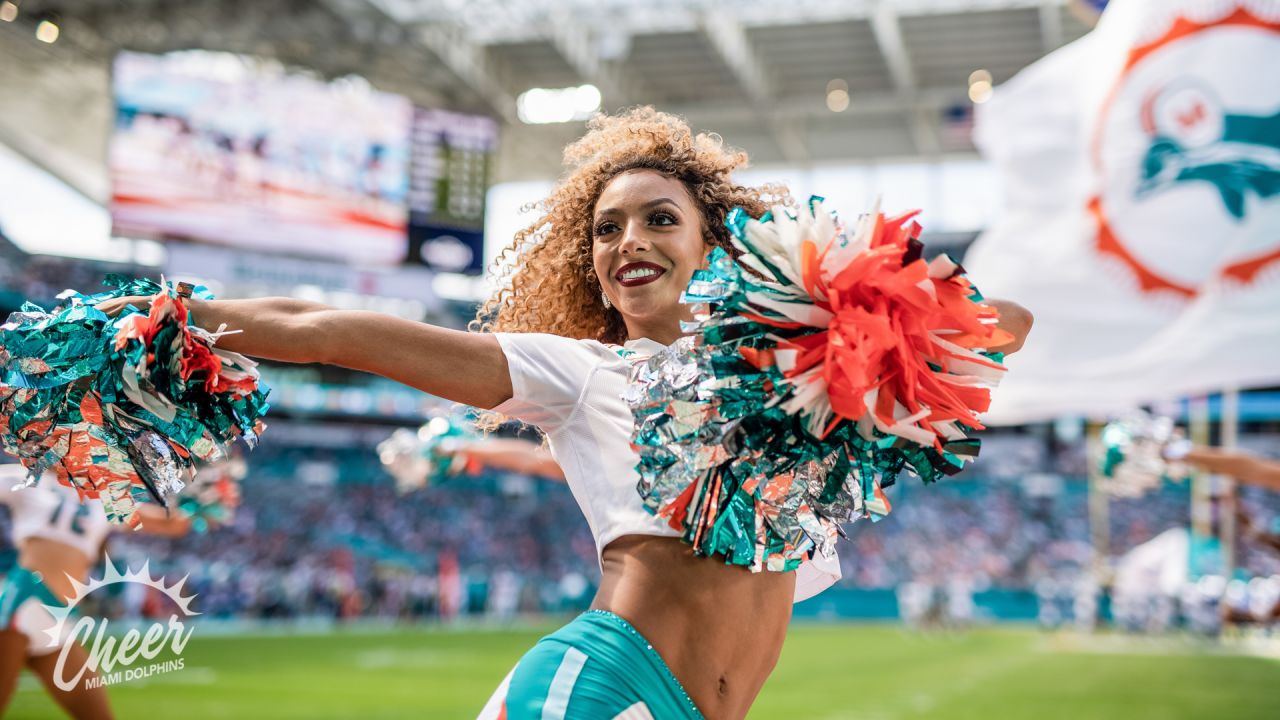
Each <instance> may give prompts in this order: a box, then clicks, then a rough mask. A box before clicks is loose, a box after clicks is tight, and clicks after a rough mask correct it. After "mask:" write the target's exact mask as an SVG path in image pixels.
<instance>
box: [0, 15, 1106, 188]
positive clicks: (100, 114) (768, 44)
mask: <svg viewBox="0 0 1280 720" xmlns="http://www.w3.org/2000/svg"><path fill="white" fill-rule="evenodd" d="M20 8H21V12H20V14H19V16H18V18H17V20H16V21H15V22H7V23H6V22H0V105H2V106H3V107H5V113H4V116H3V117H2V118H0V142H5V143H6V144H9V145H11V146H13V147H15V148H16V149H17V150H18V151H20V152H23V153H24V154H26V155H28V156H29V157H33V158H34V159H37V160H38V161H39V162H40V163H41V164H42V165H45V166H46V167H49V168H50V169H52V170H54V171H55V172H56V173H57V174H59V175H60V176H62V177H64V178H67V179H68V180H69V181H70V182H72V184H73V185H76V186H77V187H79V188H81V189H82V190H84V191H85V192H86V193H87V194H89V195H91V196H96V197H98V198H101V197H104V196H105V172H104V171H103V170H102V169H101V166H102V159H103V158H104V157H105V146H106V136H107V133H108V130H109V127H110V124H111V122H110V116H111V103H110V97H109V68H110V59H111V57H112V56H113V55H114V54H115V52H116V51H118V50H120V49H130V50H138V51H145V52H163V51H168V50H175V49H186V48H206V49H212V50H228V51H234V52H242V53H251V54H257V55H266V56H271V57H274V58H277V59H279V60H281V61H283V62H285V63H288V64H290V65H297V66H302V67H309V68H313V69H314V70H315V71H317V72H319V73H321V74H323V75H327V76H340V75H346V74H353V73H354V74H359V75H363V76H365V77H367V78H368V79H369V80H371V81H372V82H373V83H374V84H375V85H376V86H378V87H379V88H381V89H384V90H389V91H393V92H399V93H403V94H405V95H408V96H410V97H411V98H413V99H414V100H415V101H417V102H419V103H422V104H425V105H430V106H437V107H447V108H453V109H458V110H468V111H478V112H484V113H487V114H492V115H494V116H496V117H498V118H500V119H502V120H503V121H504V122H505V124H506V128H505V135H504V143H503V150H502V153H501V157H500V160H499V168H498V178H499V180H512V179H528V178H546V177H550V176H554V175H555V174H556V173H557V172H558V169H559V150H560V148H561V147H563V145H564V144H565V143H566V142H567V141H569V140H571V139H572V138H573V137H575V136H576V135H577V134H578V133H580V132H581V129H582V126H581V123H568V124H552V125H525V124H523V123H521V122H520V121H519V120H518V119H517V114H516V98H517V96H518V95H519V94H520V93H521V92H523V91H525V90H527V89H529V88H532V87H550V88H554V87H567V86H575V85H580V84H584V83H590V84H593V85H595V86H597V87H598V88H599V89H600V90H601V93H602V95H603V106H604V108H605V109H616V108H619V107H624V106H628V105H635V104H643V103H652V104H655V105H657V106H658V107H660V108H662V109H665V110H670V111H674V112H678V113H680V114H682V115H684V116H686V117H687V118H689V120H690V121H691V122H692V123H693V124H694V125H696V126H698V127H699V128H700V129H710V130H715V131H717V132H719V133H721V134H722V135H724V136H725V138H726V139H727V140H728V141H729V142H731V143H732V144H734V145H738V146H741V147H744V148H745V149H747V150H748V151H750V152H751V154H752V156H753V158H754V160H755V162H756V163H757V164H769V163H789V164H797V165H804V164H808V163H811V162H819V161H821V162H828V161H857V160H868V159H875V158H886V157H893V158H902V157H919V156H926V157H927V156H937V155H941V154H947V153H958V152H959V153H963V152H970V151H971V150H972V147H971V145H970V143H969V139H968V134H967V132H964V127H963V125H964V122H965V118H964V115H965V112H966V110H967V108H968V103H969V100H968V97H967V92H968V82H969V78H970V74H971V73H972V72H973V71H975V70H979V69H983V70H986V71H988V72H989V73H990V75H991V77H992V79H993V81H994V82H996V83H999V82H1001V81H1003V80H1006V79H1008V78H1009V77H1011V76H1012V75H1013V74H1014V73H1016V72H1017V71H1018V70H1020V69H1021V68H1023V67H1025V66H1026V65H1027V64H1029V63H1031V62H1033V61H1034V60H1036V59H1037V58H1039V57H1041V56H1043V55H1044V54H1045V53H1046V52H1048V51H1050V50H1053V49H1055V48H1057V47H1059V46H1061V45H1063V44H1065V43H1066V42H1069V41H1071V40H1073V39H1075V38H1076V37H1079V36H1080V35H1082V34H1083V33H1084V32H1086V27H1085V25H1083V24H1082V23H1081V22H1080V21H1079V20H1077V19H1076V17H1075V16H1074V15H1073V13H1072V12H1071V9H1070V8H1069V3H1068V0H893V1H887V0H886V1H877V0H848V1H846V2H832V1H830V0H788V1H786V2H778V1H777V0H738V1H737V2H720V1H715V0H644V1H642V2H637V1H633V0H323V1H322V2H309V1H304V0H281V1H280V2H255V1H253V0H192V1H190V2H182V3H160V2H154V1H151V0H81V1H79V2H76V1H74V0H61V1H59V2H51V1H46V0H26V1H25V2H22V3H21V4H20ZM49 13H54V15H52V16H51V17H53V19H54V20H55V22H57V23H58V25H59V27H60V29H61V33H60V37H59V39H58V40H57V42H55V43H53V44H45V43H42V42H39V41H37V40H36V38H35V33H34V28H35V25H36V23H37V22H38V21H39V20H40V19H43V18H45V17H47V16H48V15H47V14H49ZM832 81H837V82H839V81H843V82H844V83H845V84H846V85H847V88H848V95H849V105H848V108H847V109H845V110H844V111H842V112H833V111H832V110H831V109H829V108H828V104H827V92H828V89H829V83H831V82H832ZM955 126H959V128H958V130H957V128H956V127H955Z"/></svg>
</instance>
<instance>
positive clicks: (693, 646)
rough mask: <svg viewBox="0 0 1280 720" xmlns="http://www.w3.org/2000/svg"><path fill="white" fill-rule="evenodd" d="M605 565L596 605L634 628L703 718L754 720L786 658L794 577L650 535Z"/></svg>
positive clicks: (617, 545) (618, 549) (623, 543)
mask: <svg viewBox="0 0 1280 720" xmlns="http://www.w3.org/2000/svg"><path fill="white" fill-rule="evenodd" d="M601 563H602V565H603V568H604V573H603V577H602V579H601V582H600V590H599V592H597V593H596V597H595V601H594V602H592V604H591V607H592V608H593V609H597V610H608V611H610V612H613V613H616V614H618V615H620V616H621V617H622V618H623V619H625V620H627V621H628V622H630V623H631V624H632V625H634V626H635V628H636V630H638V631H639V632H640V634H641V635H643V636H644V637H645V638H646V639H647V640H648V641H649V642H650V643H652V644H653V647H654V649H655V650H657V651H658V654H659V655H661V656H662V659H663V660H665V661H666V663H667V666H668V667H669V668H670V669H671V672H672V673H674V674H675V676H676V679H677V680H679V681H680V684H681V685H683V686H684V689H685V691H686V692H688V693H689V696H690V697H691V698H692V699H693V702H694V704H696V705H697V706H698V709H699V710H700V711H701V712H702V714H703V715H704V716H706V717H707V718H712V719H714V720H722V719H723V720H737V719H738V718H743V717H746V714H747V710H749V709H750V708H751V703H752V702H754V701H755V698H756V695H757V694H759V692H760V688H761V687H762V686H763V685H764V681H765V680H766V679H767V678H768V677H769V673H770V672H772V671H773V667H774V665H776V664H777V662H778V655H779V654H780V653H781V652H782V641H783V639H784V637H785V636H786V632H787V623H789V622H790V620H791V602H792V597H793V595H794V593H795V582H796V581H795V573H793V572H789V573H776V572H761V573H752V572H751V571H750V570H748V569H746V568H743V567H737V566H730V565H725V564H724V563H723V562H722V561H721V560H718V559H716V558H705V557H696V556H695V555H694V554H693V550H692V548H691V547H690V546H689V545H688V544H686V543H684V542H683V541H681V540H680V539H678V538H670V537H665V538H664V537H653V536H643V535H627V536H625V537H621V538H618V539H617V540H614V541H613V542H611V543H609V545H608V547H606V548H605V549H604V553H603V555H602V558H601Z"/></svg>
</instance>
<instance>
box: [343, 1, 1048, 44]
mask: <svg viewBox="0 0 1280 720" xmlns="http://www.w3.org/2000/svg"><path fill="white" fill-rule="evenodd" d="M364 1H366V2H370V3H372V4H375V5H378V6H379V7H381V8H383V9H384V10H385V11H386V12H387V13H388V15H389V16H391V17H393V18H395V19H396V20H398V21H399V22H400V23H402V24H403V25H405V26H406V27H409V26H412V25H414V24H418V23H433V22H440V21H441V20H442V19H444V18H453V19H455V20H457V21H458V22H460V23H463V24H466V25H468V28H467V29H468V37H470V38H471V39H472V41H473V42H476V43H478V44H481V45H498V44H504V43H518V42H526V41H531V40H548V39H549V37H548V30H547V28H548V26H549V23H550V22H551V18H552V17H553V12H554V10H555V8H556V6H558V5H560V4H561V2H562V1H563V0H561V2H551V1H550V0H541V2H530V1H529V0H521V4H520V9H521V12H506V13H494V12H488V13H472V14H471V15H469V16H468V14H467V11H466V9H465V8H466V6H463V8H464V9H461V10H451V9H450V6H451V5H452V4H453V2H452V1H451V0H364ZM508 1H510V2H515V1H516V0H508ZM890 1H891V2H893V4H894V5H895V7H897V8H898V14H899V15H901V16H902V17H923V16H928V15H939V14H952V13H962V12H986V11H999V10H1017V9H1028V8H1038V7H1040V5H1041V4H1042V3H1044V2H1046V0H890ZM1047 1H1048V2H1051V3H1053V4H1056V5H1058V6H1059V7H1061V6H1064V5H1066V4H1067V2H1068V0H1047ZM476 4H477V5H484V6H490V7H489V9H490V10H492V9H493V7H492V6H494V5H495V4H496V5H498V6H501V5H502V4H503V3H502V2H497V0H489V1H488V2H477V3H476ZM569 4H570V5H571V7H572V13H573V18H574V22H577V23H595V24H596V25H597V27H599V24H600V23H605V24H609V25H608V26H609V27H612V26H613V24H619V23H625V25H626V28H627V31H628V32H629V33H630V34H632V35H653V34H662V33H674V32H695V31H697V30H698V28H699V27H700V26H701V24H702V15H703V9H709V8H722V9H724V10H725V11H726V12H728V13H730V14H731V15H732V16H733V17H734V18H735V19H736V20H737V22H739V23H741V24H742V25H743V26H744V27H748V28H754V27H774V26H783V25H790V26H794V25H814V24H826V23H835V22H845V21H849V20H866V19H868V18H870V17H871V16H872V15H874V11H875V9H876V6H877V2H876V0H860V1H858V2H855V1H853V0H849V1H847V2H797V3H779V2H776V1H765V0H756V1H754V2H739V3H729V2H724V1H723V0H690V1H689V2H688V3H687V4H683V3H681V4H676V3H670V2H658V3H648V4H637V3H635V2H634V0H598V2H595V3H569ZM504 17H509V18H510V19H509V20H505V21H504V19H503V18H504Z"/></svg>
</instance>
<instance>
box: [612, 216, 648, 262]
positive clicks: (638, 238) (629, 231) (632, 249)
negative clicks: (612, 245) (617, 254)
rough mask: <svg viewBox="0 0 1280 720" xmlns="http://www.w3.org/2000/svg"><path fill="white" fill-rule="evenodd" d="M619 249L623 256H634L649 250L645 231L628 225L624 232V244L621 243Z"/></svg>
mask: <svg viewBox="0 0 1280 720" xmlns="http://www.w3.org/2000/svg"><path fill="white" fill-rule="evenodd" d="M618 249H619V250H620V251H621V252H622V254H623V255H634V254H635V253H638V252H644V251H646V250H648V249H649V241H648V240H647V239H646V238H645V235H644V230H643V229H642V228H638V227H636V226H635V225H632V224H628V225H627V227H626V229H624V230H623V231H622V242H621V243H619V245H618Z"/></svg>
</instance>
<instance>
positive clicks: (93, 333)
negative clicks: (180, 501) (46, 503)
mask: <svg viewBox="0 0 1280 720" xmlns="http://www.w3.org/2000/svg"><path fill="white" fill-rule="evenodd" d="M106 284H107V285H108V286H113V287H114V289H112V290H110V291H108V292H104V293H99V294H97V295H82V294H80V293H77V292H74V291H70V290H68V291H66V292H64V293H63V294H62V295H60V296H59V299H63V300H66V301H67V302H66V304H64V305H62V306H60V307H58V308H56V309H54V310H53V311H52V312H46V311H45V310H44V309H43V308H40V307H39V306H36V305H33V304H31V303H27V304H25V305H23V307H22V310H21V311H20V312H17V313H14V314H12V315H11V316H10V317H9V320H8V322H6V323H5V324H4V325H3V326H0V365H2V366H3V369H4V377H3V382H2V383H0V444H2V445H3V447H4V450H5V452H8V453H9V454H11V455H14V456H16V457H17V458H18V459H19V460H20V461H21V462H22V464H23V465H24V466H26V468H27V469H28V471H29V473H30V478H32V480H31V482H34V478H38V477H39V476H40V474H41V473H43V472H44V471H46V470H48V471H50V472H53V473H54V474H55V475H56V476H57V477H58V480H59V481H60V482H62V483H63V484H66V485H70V486H73V487H75V488H76V489H77V490H78V491H79V492H80V496H81V498H99V499H101V500H102V503H103V506H104V508H105V509H106V512H107V517H108V519H110V520H112V521H113V522H122V523H126V524H128V525H131V526H136V525H137V524H138V522H139V518H138V517H137V516H136V515H135V514H134V511H135V508H136V504H137V503H138V502H139V501H144V500H146V499H147V498H150V499H151V500H154V501H155V502H160V503H164V502H165V499H166V498H167V497H168V496H170V495H173V494H175V493H177V492H178V491H179V490H181V489H182V487H183V485H184V479H189V478H190V477H191V476H192V474H193V463H194V460H196V459H199V460H204V461H213V460H217V459H219V458H221V457H223V456H224V454H225V450H226V448H227V446H228V445H230V444H231V443H232V442H234V441H235V439H236V438H239V437H243V438H244V439H245V440H246V441H247V442H248V443H249V444H250V445H251V446H252V445H253V444H254V442H255V441H256V439H257V435H258V433H260V432H261V430H262V428H263V425H262V422H261V417H262V415H263V414H264V413H265V412H266V410H267V403H266V390H265V388H260V387H259V380H258V371H257V368H256V365H257V364H256V363H255V362H254V361H252V360H250V359H249V358H246V357H244V356H243V355H239V354H237V353H233V352H229V351H226V350H223V349H220V348H218V347H216V346H215V342H216V340H217V337H218V334H216V333H210V332H208V331H206V330H204V329H201V328H199V327H196V326H194V325H191V324H190V322H189V318H188V313H187V309H186V307H185V306H184V305H183V304H182V303H181V302H179V301H178V299H177V296H176V295H175V294H174V292H173V290H172V289H171V288H169V287H166V286H162V285H161V284H159V283H157V282H155V281H152V280H146V279H143V280H128V279H125V278H122V277H119V276H108V278H107V281H106ZM197 292H198V293H199V295H200V296H201V297H205V298H208V297H210V296H209V294H208V291H207V290H205V289H204V288H198V289H197ZM135 295H136V296H151V303H150V307H149V309H148V310H147V311H145V312H144V311H141V310H138V309H137V308H133V307H129V308H127V309H126V310H124V311H123V312H122V313H120V314H119V315H118V316H117V317H115V318H112V317H108V316H107V315H106V314H105V313H103V312H102V311H101V310H99V309H98V308H97V305H98V304H100V303H101V302H103V301H105V300H109V299H113V298H118V297H125V296H135Z"/></svg>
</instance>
